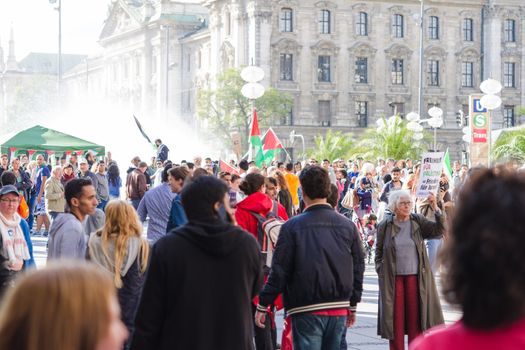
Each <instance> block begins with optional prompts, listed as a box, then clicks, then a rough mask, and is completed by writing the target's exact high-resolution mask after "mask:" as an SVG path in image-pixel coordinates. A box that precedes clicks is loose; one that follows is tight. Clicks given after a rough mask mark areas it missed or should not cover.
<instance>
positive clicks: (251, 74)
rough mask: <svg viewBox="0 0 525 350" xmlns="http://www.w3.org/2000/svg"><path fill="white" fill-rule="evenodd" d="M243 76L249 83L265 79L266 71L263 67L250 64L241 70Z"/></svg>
mask: <svg viewBox="0 0 525 350" xmlns="http://www.w3.org/2000/svg"><path fill="white" fill-rule="evenodd" d="M241 78H242V79H243V80H244V81H247V82H248V83H257V82H259V81H261V80H263V79H264V71H263V70H262V68H261V67H257V66H248V67H245V68H243V70H242V71H241Z"/></svg>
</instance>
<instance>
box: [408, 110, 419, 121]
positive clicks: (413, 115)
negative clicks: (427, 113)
mask: <svg viewBox="0 0 525 350" xmlns="http://www.w3.org/2000/svg"><path fill="white" fill-rule="evenodd" d="M420 118H421V117H420V116H419V114H417V113H416V112H410V113H408V114H407V116H406V120H408V121H409V122H417V121H418V120H419V119H420Z"/></svg>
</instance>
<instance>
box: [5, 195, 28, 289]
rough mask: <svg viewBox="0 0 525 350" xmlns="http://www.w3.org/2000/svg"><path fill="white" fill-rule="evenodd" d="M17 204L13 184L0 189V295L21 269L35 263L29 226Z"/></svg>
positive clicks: (18, 199)
mask: <svg viewBox="0 0 525 350" xmlns="http://www.w3.org/2000/svg"><path fill="white" fill-rule="evenodd" d="M19 204H20V194H19V193H18V190H17V189H16V187H15V186H13V185H7V186H4V187H2V188H1V189H0V235H1V239H0V297H1V296H2V295H3V293H4V292H5V290H6V289H7V288H9V287H10V286H12V285H13V282H14V279H15V277H16V276H17V275H18V274H19V273H20V272H21V271H22V270H23V269H25V268H27V267H29V266H34V265H35V262H34V260H33V245H32V243H31V238H30V237H29V226H28V225H27V222H26V221H25V220H24V219H22V218H21V217H20V215H18V206H19Z"/></svg>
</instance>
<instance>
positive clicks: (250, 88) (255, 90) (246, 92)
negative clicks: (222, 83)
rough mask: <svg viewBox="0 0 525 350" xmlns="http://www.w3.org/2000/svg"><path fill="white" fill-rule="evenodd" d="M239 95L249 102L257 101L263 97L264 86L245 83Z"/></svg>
mask: <svg viewBox="0 0 525 350" xmlns="http://www.w3.org/2000/svg"><path fill="white" fill-rule="evenodd" d="M241 94H242V95H243V96H244V97H246V98H248V99H250V100H255V99H258V98H259V97H261V96H262V95H264V86H262V85H261V84H259V83H246V84H244V85H243V87H242V89H241Z"/></svg>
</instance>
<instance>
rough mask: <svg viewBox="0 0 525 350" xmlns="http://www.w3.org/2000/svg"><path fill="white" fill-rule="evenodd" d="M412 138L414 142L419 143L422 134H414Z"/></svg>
mask: <svg viewBox="0 0 525 350" xmlns="http://www.w3.org/2000/svg"><path fill="white" fill-rule="evenodd" d="M412 138H413V139H414V140H416V141H419V140H422V139H423V134H422V133H420V132H416V133H415V134H414V135H412Z"/></svg>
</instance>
